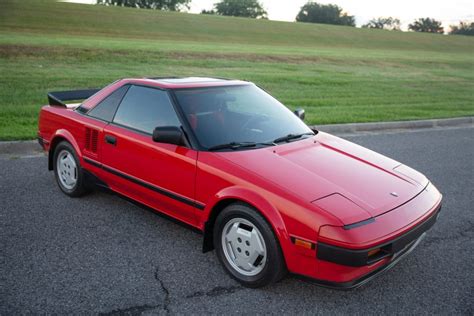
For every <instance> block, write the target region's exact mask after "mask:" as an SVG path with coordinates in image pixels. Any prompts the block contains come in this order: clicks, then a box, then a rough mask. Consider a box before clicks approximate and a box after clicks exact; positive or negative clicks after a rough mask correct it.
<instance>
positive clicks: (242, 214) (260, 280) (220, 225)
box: [213, 203, 287, 288]
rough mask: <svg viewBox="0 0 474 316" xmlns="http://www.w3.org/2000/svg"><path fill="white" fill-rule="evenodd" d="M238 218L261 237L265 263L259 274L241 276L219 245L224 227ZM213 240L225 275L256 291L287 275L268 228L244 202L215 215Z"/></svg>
mask: <svg viewBox="0 0 474 316" xmlns="http://www.w3.org/2000/svg"><path fill="white" fill-rule="evenodd" d="M240 218H243V219H245V220H247V221H249V222H250V223H251V224H253V225H254V226H255V227H256V228H257V229H258V231H259V233H260V234H261V237H263V240H264V242H265V247H266V260H265V262H264V264H263V268H262V269H261V271H260V272H258V273H257V274H255V275H251V276H249V275H244V274H242V273H240V272H239V271H238V270H237V269H236V268H234V267H233V266H232V264H231V263H230V262H229V259H227V258H226V254H225V250H224V246H223V244H222V235H223V233H224V231H223V230H224V229H225V226H226V224H227V223H229V222H230V221H232V220H234V221H235V220H237V219H240ZM213 238H214V240H213V242H214V247H215V249H216V253H217V257H218V258H219V261H220V262H221V264H222V265H223V266H224V268H225V270H226V271H227V273H229V274H230V275H231V276H232V277H233V278H234V279H235V280H237V281H238V282H240V283H241V284H242V285H244V286H246V287H250V288H258V287H262V286H265V285H268V284H272V283H275V282H277V281H279V280H280V279H281V278H283V277H284V276H285V275H286V273H287V269H286V265H285V260H284V258H283V253H282V251H281V248H280V245H279V243H278V240H277V238H276V236H275V234H274V233H273V230H272V228H271V226H270V225H269V224H268V223H267V221H266V220H265V218H263V217H262V216H261V215H260V214H259V213H258V212H257V211H256V210H255V209H253V208H252V207H250V206H248V205H246V204H244V203H233V204H231V205H229V206H227V207H226V208H225V209H224V210H222V212H221V213H220V214H219V215H218V216H217V219H216V222H215V225H214V231H213ZM239 251H240V250H239Z"/></svg>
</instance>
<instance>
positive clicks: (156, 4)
mask: <svg viewBox="0 0 474 316" xmlns="http://www.w3.org/2000/svg"><path fill="white" fill-rule="evenodd" d="M190 2H191V0H97V3H98V4H103V5H114V6H124V7H135V8H143V9H155V10H167V11H182V10H184V9H189V3H190ZM201 14H215V15H225V16H237V17H247V18H254V19H267V18H268V17H267V11H265V9H264V8H263V6H262V4H261V3H260V2H259V1H258V0H220V1H219V2H217V3H216V4H215V5H214V8H213V9H211V10H202V11H201ZM295 20H296V22H306V23H322V24H334V25H345V26H352V27H355V26H356V23H355V16H353V15H349V14H348V13H346V12H344V10H343V9H342V8H341V7H340V6H338V5H335V4H320V3H317V2H313V1H309V2H308V3H306V4H305V5H303V6H302V7H301V9H300V11H299V12H298V14H297V15H296V18H295ZM400 26H401V23H400V20H399V19H397V18H394V17H378V18H373V19H372V20H370V21H369V22H368V23H367V24H364V25H362V27H363V28H371V29H384V30H392V31H400ZM408 29H409V30H411V31H415V32H427V33H439V34H443V33H444V28H443V26H442V24H441V22H440V21H437V20H435V19H432V18H419V19H416V20H415V21H413V23H410V24H409V25H408ZM449 34H458V35H471V36H472V35H474V22H462V21H461V22H459V24H458V25H450V31H449Z"/></svg>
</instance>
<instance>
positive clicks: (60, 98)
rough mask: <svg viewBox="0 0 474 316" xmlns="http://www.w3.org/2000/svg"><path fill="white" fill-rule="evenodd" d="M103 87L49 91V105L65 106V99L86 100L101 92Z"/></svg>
mask: <svg viewBox="0 0 474 316" xmlns="http://www.w3.org/2000/svg"><path fill="white" fill-rule="evenodd" d="M100 90H101V89H86V90H70V91H55V92H49V93H48V102H49V105H56V106H63V107H65V106H66V104H65V103H64V101H72V100H85V99H88V98H90V97H91V96H93V95H94V94H96V93H97V92H99V91H100Z"/></svg>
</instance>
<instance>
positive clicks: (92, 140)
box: [85, 127, 99, 154]
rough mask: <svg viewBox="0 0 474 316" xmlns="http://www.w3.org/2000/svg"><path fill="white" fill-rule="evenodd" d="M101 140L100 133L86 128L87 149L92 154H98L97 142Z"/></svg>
mask: <svg viewBox="0 0 474 316" xmlns="http://www.w3.org/2000/svg"><path fill="white" fill-rule="evenodd" d="M98 139H99V131H97V130H95V129H92V128H87V127H86V144H85V149H86V150H87V151H89V152H91V153H94V154H96V153H97V142H98Z"/></svg>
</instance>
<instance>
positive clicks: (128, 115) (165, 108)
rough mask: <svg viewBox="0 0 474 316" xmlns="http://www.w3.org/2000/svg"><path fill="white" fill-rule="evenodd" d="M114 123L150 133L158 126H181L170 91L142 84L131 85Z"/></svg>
mask: <svg viewBox="0 0 474 316" xmlns="http://www.w3.org/2000/svg"><path fill="white" fill-rule="evenodd" d="M114 123H117V124H120V125H123V126H127V127H131V128H133V129H136V130H139V131H142V132H146V133H150V134H151V133H153V130H154V129H155V127H158V126H181V123H180V122H179V119H178V117H177V116H176V112H175V111H174V108H173V105H172V104H171V100H170V98H169V96H168V93H167V92H166V91H163V90H158V89H153V88H146V87H141V86H131V87H130V89H129V90H128V92H127V94H126V95H125V97H124V98H123V100H122V103H120V106H119V108H118V110H117V113H116V114H115V117H114Z"/></svg>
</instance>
